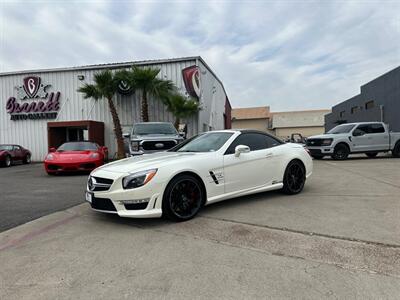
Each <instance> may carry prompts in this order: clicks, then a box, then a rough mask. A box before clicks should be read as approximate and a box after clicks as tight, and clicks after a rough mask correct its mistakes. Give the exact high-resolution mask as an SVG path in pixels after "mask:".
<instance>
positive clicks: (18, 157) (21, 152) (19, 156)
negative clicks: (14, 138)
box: [0, 145, 32, 167]
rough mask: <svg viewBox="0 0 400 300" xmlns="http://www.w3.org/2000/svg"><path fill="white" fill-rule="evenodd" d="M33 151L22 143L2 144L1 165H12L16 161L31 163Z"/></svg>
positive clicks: (0, 147) (0, 150)
mask: <svg viewBox="0 0 400 300" xmlns="http://www.w3.org/2000/svg"><path fill="white" fill-rule="evenodd" d="M31 155H32V154H31V152H30V151H29V150H28V149H25V148H24V147H22V146H20V145H0V165H3V166H5V167H9V166H11V164H12V163H14V162H16V161H22V162H23V163H24V164H30V163H31Z"/></svg>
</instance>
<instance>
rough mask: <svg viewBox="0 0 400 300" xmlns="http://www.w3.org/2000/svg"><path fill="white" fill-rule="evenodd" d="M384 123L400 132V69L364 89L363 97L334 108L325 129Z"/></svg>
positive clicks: (328, 116) (361, 92)
mask: <svg viewBox="0 0 400 300" xmlns="http://www.w3.org/2000/svg"><path fill="white" fill-rule="evenodd" d="M370 121H378V122H385V123H387V124H388V125H389V127H390V129H391V130H393V131H400V66H399V67H397V68H395V69H393V70H391V71H389V72H387V73H385V74H383V75H382V76H380V77H378V78H376V79H374V80H372V81H370V82H368V83H366V84H365V85H363V86H361V89H360V94H358V95H356V96H354V97H352V98H350V99H348V100H346V101H344V102H342V103H339V104H337V105H335V106H334V107H332V113H330V114H328V115H326V116H325V129H326V130H329V129H331V128H333V127H335V126H336V125H338V124H343V123H352V122H370Z"/></svg>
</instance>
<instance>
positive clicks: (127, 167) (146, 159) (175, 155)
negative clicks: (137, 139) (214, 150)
mask: <svg viewBox="0 0 400 300" xmlns="http://www.w3.org/2000/svg"><path fill="white" fill-rule="evenodd" d="M204 155H207V153H193V152H158V153H153V154H143V155H138V156H133V157H129V158H125V159H122V160H119V161H115V162H112V163H109V164H106V165H104V166H102V167H99V168H97V169H96V170H102V171H106V172H111V173H132V172H136V171H143V170H147V169H153V168H160V167H162V166H166V165H169V164H175V163H177V162H182V160H192V159H193V158H194V157H203V156H204Z"/></svg>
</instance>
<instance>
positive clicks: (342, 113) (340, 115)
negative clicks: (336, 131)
mask: <svg viewBox="0 0 400 300" xmlns="http://www.w3.org/2000/svg"><path fill="white" fill-rule="evenodd" d="M344 114H345V111H344V110H342V111H341V112H340V113H339V117H341V118H343V117H344Z"/></svg>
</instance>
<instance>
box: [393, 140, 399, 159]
mask: <svg viewBox="0 0 400 300" xmlns="http://www.w3.org/2000/svg"><path fill="white" fill-rule="evenodd" d="M392 156H393V157H396V158H399V157H400V142H397V143H396V145H395V146H394V149H393V150H392Z"/></svg>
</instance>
